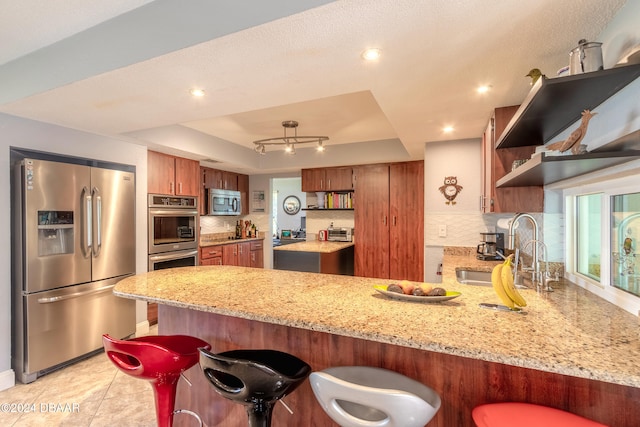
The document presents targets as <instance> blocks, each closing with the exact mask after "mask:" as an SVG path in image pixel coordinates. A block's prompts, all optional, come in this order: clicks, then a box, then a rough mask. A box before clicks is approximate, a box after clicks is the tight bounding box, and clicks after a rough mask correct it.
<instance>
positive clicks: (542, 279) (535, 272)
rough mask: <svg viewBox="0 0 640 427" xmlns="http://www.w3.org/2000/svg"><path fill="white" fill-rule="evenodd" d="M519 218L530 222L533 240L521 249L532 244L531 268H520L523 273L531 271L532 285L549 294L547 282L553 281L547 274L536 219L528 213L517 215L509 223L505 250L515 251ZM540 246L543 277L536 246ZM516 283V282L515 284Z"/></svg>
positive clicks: (547, 266)
mask: <svg viewBox="0 0 640 427" xmlns="http://www.w3.org/2000/svg"><path fill="white" fill-rule="evenodd" d="M520 218H527V219H528V220H529V221H530V222H531V226H532V228H533V239H531V240H530V241H528V242H527V243H525V244H524V245H522V246H523V249H524V248H525V247H526V246H527V245H528V244H529V243H532V244H533V246H532V254H531V255H532V258H533V260H532V262H531V268H525V267H522V270H523V271H531V281H532V282H533V284H534V285H535V286H536V287H537V288H538V289H540V287H542V289H543V290H544V291H547V292H550V291H552V290H553V289H551V287H550V286H549V282H551V281H554V279H553V278H551V275H550V274H549V263H548V262H547V259H546V258H547V248H546V246H545V244H544V243H543V242H542V241H541V240H540V239H539V232H538V228H539V227H538V222H537V221H536V219H535V218H534V217H533V216H532V215H531V214H528V213H517V214H516V215H515V216H514V217H513V218H512V219H511V221H510V222H509V239H508V242H507V249H509V250H515V249H516V247H515V246H516V232H515V229H516V225H517V224H518V221H519V220H520ZM539 245H542V249H543V251H544V257H545V259H544V262H545V266H546V267H545V273H544V275H543V274H542V272H541V271H540V259H539V258H538V246H539ZM518 258H519V251H517V250H516V259H515V263H516V275H517V269H518V262H519V259H518ZM555 281H557V279H555ZM516 283H517V282H516Z"/></svg>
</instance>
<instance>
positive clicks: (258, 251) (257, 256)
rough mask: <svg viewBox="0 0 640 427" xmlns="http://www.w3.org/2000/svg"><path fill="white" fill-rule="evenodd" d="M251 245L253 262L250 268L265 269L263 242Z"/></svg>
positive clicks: (251, 243)
mask: <svg viewBox="0 0 640 427" xmlns="http://www.w3.org/2000/svg"><path fill="white" fill-rule="evenodd" d="M249 243H250V249H251V260H250V265H249V267H254V268H264V249H263V247H262V246H263V245H262V240H260V241H253V242H249Z"/></svg>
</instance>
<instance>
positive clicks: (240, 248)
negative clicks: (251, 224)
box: [238, 246, 242, 255]
mask: <svg viewBox="0 0 640 427" xmlns="http://www.w3.org/2000/svg"><path fill="white" fill-rule="evenodd" d="M238 250H239V251H240V255H242V246H240V247H239V248H238Z"/></svg>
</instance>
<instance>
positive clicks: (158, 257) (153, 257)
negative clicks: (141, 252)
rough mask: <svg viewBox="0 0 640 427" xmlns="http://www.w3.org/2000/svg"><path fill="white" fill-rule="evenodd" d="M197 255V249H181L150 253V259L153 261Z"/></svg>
mask: <svg viewBox="0 0 640 427" xmlns="http://www.w3.org/2000/svg"><path fill="white" fill-rule="evenodd" d="M195 255H198V250H197V249H196V250H195V251H189V252H182V251H180V252H169V253H166V254H158V255H149V260H150V261H152V262H157V261H169V260H172V259H180V258H186V257H190V256H195Z"/></svg>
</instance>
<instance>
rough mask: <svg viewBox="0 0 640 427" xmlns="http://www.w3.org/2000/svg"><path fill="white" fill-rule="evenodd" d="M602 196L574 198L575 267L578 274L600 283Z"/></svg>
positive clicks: (588, 195)
mask: <svg viewBox="0 0 640 427" xmlns="http://www.w3.org/2000/svg"><path fill="white" fill-rule="evenodd" d="M601 209H602V194H601V193H599V194H587V195H582V196H577V197H576V267H577V271H578V273H580V274H584V275H585V276H587V277H590V278H592V279H594V280H597V281H598V282H599V281H600V255H601V251H602V245H601V236H602V224H601V223H602V220H601V217H602V215H601Z"/></svg>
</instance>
